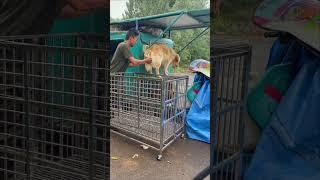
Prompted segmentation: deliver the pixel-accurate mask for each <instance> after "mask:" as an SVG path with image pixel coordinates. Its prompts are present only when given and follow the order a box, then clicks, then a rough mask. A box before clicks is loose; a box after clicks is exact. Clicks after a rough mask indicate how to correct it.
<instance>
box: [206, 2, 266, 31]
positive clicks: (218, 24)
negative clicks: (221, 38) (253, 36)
mask: <svg viewBox="0 0 320 180" xmlns="http://www.w3.org/2000/svg"><path fill="white" fill-rule="evenodd" d="M260 3H261V0H241V1H239V0H225V1H222V5H221V7H220V16H219V17H215V19H214V21H211V22H212V23H213V24H212V26H213V27H214V29H213V30H214V32H223V33H225V34H243V33H250V32H253V31H255V30H256V29H255V26H254V25H253V23H252V17H253V15H254V12H255V9H256V7H257V6H258V5H259V4H260ZM235 7H237V9H235Z"/></svg>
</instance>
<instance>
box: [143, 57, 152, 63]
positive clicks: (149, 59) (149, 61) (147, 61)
mask: <svg viewBox="0 0 320 180" xmlns="http://www.w3.org/2000/svg"><path fill="white" fill-rule="evenodd" d="M144 61H145V62H146V64H151V63H152V59H151V58H146V59H144Z"/></svg>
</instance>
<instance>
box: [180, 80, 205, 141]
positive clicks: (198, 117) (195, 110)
mask: <svg viewBox="0 0 320 180" xmlns="http://www.w3.org/2000/svg"><path fill="white" fill-rule="evenodd" d="M186 134H187V136H188V138H191V139H195V140H199V141H203V142H206V143H210V80H209V79H206V80H205V81H204V83H203V85H202V87H201V89H200V91H199V93H198V95H197V96H196V98H195V99H194V101H193V102H192V104H191V107H190V110H189V112H188V114H187V121H186Z"/></svg>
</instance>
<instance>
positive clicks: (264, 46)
mask: <svg viewBox="0 0 320 180" xmlns="http://www.w3.org/2000/svg"><path fill="white" fill-rule="evenodd" d="M272 41H273V40H272V39H265V38H263V37H250V38H249V43H250V44H251V45H252V48H253V51H252V66H251V72H252V73H251V75H252V76H251V78H252V79H251V81H250V85H249V87H252V86H253V85H254V84H255V83H256V82H257V81H258V80H259V78H260V77H261V75H262V72H263V71H264V68H265V65H266V62H267V58H268V56H269V49H270V47H271V44H272ZM190 81H191V82H192V80H190ZM246 126H247V130H246V133H245V136H246V137H245V140H246V142H247V143H248V144H255V143H256V141H257V139H258V137H259V130H258V129H257V127H256V126H255V125H254V123H253V122H252V121H251V120H250V119H249V118H248V117H247V118H246ZM209 152H210V148H209V144H205V143H201V142H198V141H193V140H188V139H186V140H182V139H179V140H178V141H177V142H176V143H174V144H172V145H171V146H170V147H169V148H168V149H167V150H166V151H165V153H164V157H163V160H162V161H157V160H156V155H157V152H155V151H153V150H152V149H148V150H143V149H142V148H141V147H140V144H137V143H133V142H132V141H130V140H126V139H124V138H122V137H119V136H118V135H115V134H112V136H111V155H112V156H114V157H117V158H118V159H117V160H111V179H114V180H122V179H123V180H127V179H129V180H149V179H150V180H158V179H159V180H162V179H164V180H180V179H181V180H188V179H192V178H193V177H194V176H195V175H196V174H197V173H198V172H200V171H201V170H202V169H204V168H205V167H206V166H207V165H208V164H209ZM134 154H138V155H139V156H138V158H134V159H133V158H132V156H133V155H134ZM207 179H208V178H207Z"/></svg>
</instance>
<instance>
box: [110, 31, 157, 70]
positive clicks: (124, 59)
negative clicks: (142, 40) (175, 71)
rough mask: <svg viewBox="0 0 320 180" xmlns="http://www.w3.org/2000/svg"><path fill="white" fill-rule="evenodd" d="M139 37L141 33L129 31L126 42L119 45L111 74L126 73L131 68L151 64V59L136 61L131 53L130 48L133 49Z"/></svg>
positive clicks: (112, 62)
mask: <svg viewBox="0 0 320 180" xmlns="http://www.w3.org/2000/svg"><path fill="white" fill-rule="evenodd" d="M138 36H139V31H137V30H129V31H128V32H127V34H126V40H125V41H124V42H121V43H119V44H118V47H117V49H116V51H115V53H114V55H113V58H112V61H111V66H110V69H111V70H110V72H111V73H113V72H125V71H126V69H127V68H128V67H129V66H139V65H142V64H146V63H148V64H149V63H151V62H152V60H151V58H146V59H143V60H138V59H135V58H134V57H133V55H132V53H131V52H130V48H131V47H133V46H134V45H135V43H136V41H137V38H138Z"/></svg>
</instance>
